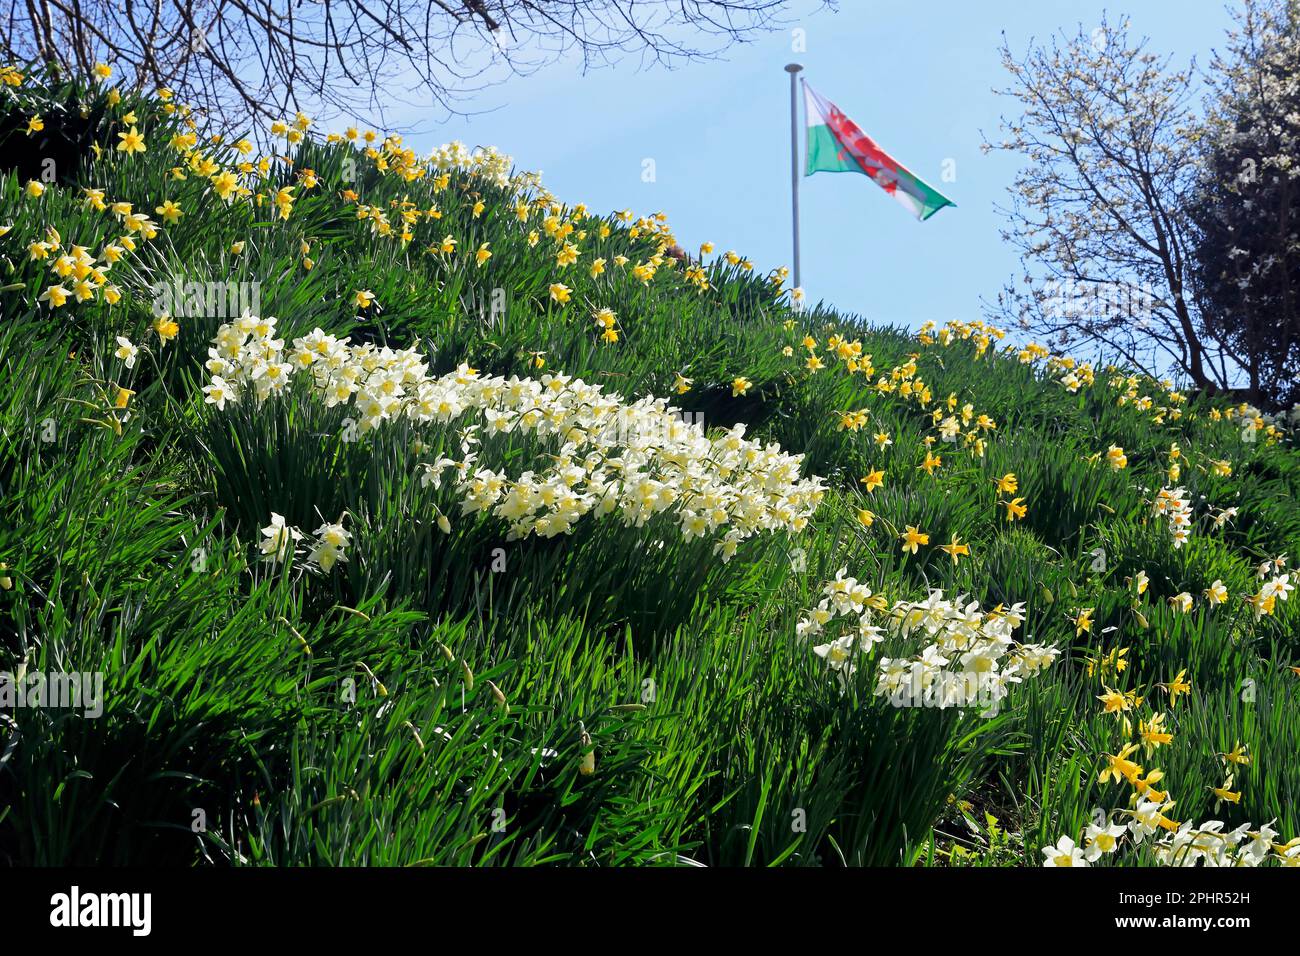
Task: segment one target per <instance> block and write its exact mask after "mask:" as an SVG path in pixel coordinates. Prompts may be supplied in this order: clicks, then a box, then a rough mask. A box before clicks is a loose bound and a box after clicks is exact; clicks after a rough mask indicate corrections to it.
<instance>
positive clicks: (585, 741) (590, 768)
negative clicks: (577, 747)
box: [578, 723, 596, 777]
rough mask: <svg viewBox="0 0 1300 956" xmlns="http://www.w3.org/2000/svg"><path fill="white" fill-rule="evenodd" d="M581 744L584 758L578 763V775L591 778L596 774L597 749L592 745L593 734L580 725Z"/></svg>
mask: <svg viewBox="0 0 1300 956" xmlns="http://www.w3.org/2000/svg"><path fill="white" fill-rule="evenodd" d="M578 733H579V738H578V739H579V742H580V743H581V744H582V751H583V752H582V757H581V759H580V760H579V761H578V773H580V774H582V775H583V776H584V777H590V776H591V775H592V774H593V773H595V772H596V748H594V747H593V746H592V745H591V734H589V733H587V728H586V727H584V726H582V724H581V723H579V724H578Z"/></svg>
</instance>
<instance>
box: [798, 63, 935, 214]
mask: <svg viewBox="0 0 1300 956" xmlns="http://www.w3.org/2000/svg"><path fill="white" fill-rule="evenodd" d="M803 96H804V114H805V116H806V117H807V122H808V150H807V153H808V162H807V167H806V169H805V170H804V175H805V176H811V175H812V174H813V173H816V172H828V173H866V174H867V175H868V176H870V177H871V178H872V179H873V180H875V183H876V185H877V186H879V187H880V188H881V189H883V190H884V191H885V192H887V193H889V195H891V196H893V197H894V199H896V200H898V202H899V203H900V204H901V205H902V206H903V208H904V209H906V210H907V211H908V212H910V213H911V214H912V215H914V216H916V218H917V219H920V220H925V219H929V218H930V217H931V216H933V215H934V214H935V213H936V212H938V211H939V210H940V209H942V208H943V207H944V206H956V205H957V204H956V203H955V202H953V201H952V200H951V199H948V198H947V197H945V196H943V195H941V194H940V193H939V191H938V190H936V189H934V188H933V187H932V186H928V185H927V184H926V183H924V182H922V181H921V179H920V178H919V177H917V176H916V174H914V173H912V172H909V171H908V169H907V168H906V167H905V166H904V165H903V164H902V163H900V162H898V161H897V160H896V159H894V158H893V157H892V156H890V155H889V154H888V153H886V152H885V151H884V150H883V149H881V148H880V147H879V146H877V145H876V143H875V140H873V139H872V138H871V137H870V136H868V135H867V134H866V133H864V132H862V130H861V129H860V128H859V127H858V124H857V123H855V122H853V120H851V119H849V118H848V117H847V116H845V115H844V112H843V111H842V110H841V109H840V108H839V107H838V106H836V105H835V104H834V103H832V102H831V101H830V100H827V99H825V98H823V97H822V96H820V95H819V94H817V93H816V92H814V91H813V88H812V87H811V86H809V85H808V84H807V83H804V85H803Z"/></svg>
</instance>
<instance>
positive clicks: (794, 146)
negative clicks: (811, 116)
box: [785, 63, 803, 289]
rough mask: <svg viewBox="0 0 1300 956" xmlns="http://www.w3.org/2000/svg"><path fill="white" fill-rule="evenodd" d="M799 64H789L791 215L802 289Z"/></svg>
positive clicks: (797, 285) (796, 273)
mask: <svg viewBox="0 0 1300 956" xmlns="http://www.w3.org/2000/svg"><path fill="white" fill-rule="evenodd" d="M802 69H803V67H802V66H801V65H800V64H798V63H787V64H786V67H785V71H786V72H787V73H789V74H790V214H791V220H792V222H793V227H792V229H793V234H794V288H796V289H799V288H802V285H803V284H802V283H801V282H800V280H799V81H798V76H799V72H800V71H801V70H802Z"/></svg>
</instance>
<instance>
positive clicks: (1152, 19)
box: [394, 0, 1230, 327]
mask: <svg viewBox="0 0 1300 956" xmlns="http://www.w3.org/2000/svg"><path fill="white" fill-rule="evenodd" d="M840 7H841V9H840V10H839V12H838V13H825V12H823V13H814V14H812V15H807V12H808V11H810V10H813V9H814V8H815V4H812V3H801V2H796V3H795V4H793V5H792V7H791V13H790V16H789V19H790V20H791V23H790V25H789V28H787V29H785V30H783V31H781V32H779V33H774V34H771V35H767V36H764V37H761V38H760V39H759V40H757V41H756V42H754V43H751V44H746V45H741V46H735V47H732V48H731V49H730V50H729V51H728V52H727V53H726V54H725V55H724V56H725V59H724V60H721V61H713V62H703V63H697V64H690V65H687V66H685V67H682V68H680V69H677V70H674V71H672V72H668V71H665V70H662V69H653V70H638V69H637V68H636V64H635V61H634V60H632V61H628V62H625V63H623V64H620V65H617V66H614V67H606V68H602V69H599V70H595V71H592V72H590V73H588V74H586V75H585V76H584V75H582V74H581V72H580V71H579V69H578V67H577V66H576V65H575V64H573V63H566V62H561V63H557V64H554V65H552V66H550V67H547V68H546V69H544V70H542V71H540V72H539V73H537V74H535V75H533V76H530V77H526V78H518V79H511V80H508V81H506V82H505V83H502V84H500V85H497V86H494V87H490V88H488V89H486V90H484V91H483V92H481V93H479V94H477V95H476V96H475V98H474V99H473V100H472V101H471V102H470V103H469V104H467V105H465V106H463V107H462V108H465V109H469V110H474V111H476V113H477V115H473V116H470V117H459V116H457V117H452V118H451V119H449V120H445V121H443V117H441V116H439V115H436V114H435V113H434V112H433V111H432V110H420V109H418V108H404V109H403V110H402V111H401V112H399V113H395V114H394V117H395V118H396V119H397V120H398V122H399V124H400V125H404V126H418V129H419V132H418V133H416V134H414V135H409V136H408V138H407V142H408V144H409V145H411V146H412V147H414V148H416V149H417V150H418V151H427V150H428V149H429V148H431V147H432V146H434V145H436V144H438V143H441V142H445V141H449V140H453V139H460V140H462V141H464V142H465V143H467V144H469V145H480V144H482V145H486V144H494V145H496V146H498V147H500V148H501V149H502V150H504V151H505V152H507V153H510V154H511V155H513V156H514V157H515V160H516V163H517V164H518V165H519V166H520V167H521V168H525V169H540V170H542V172H543V176H544V181H545V182H546V184H547V185H548V186H549V187H550V189H551V190H552V191H553V192H554V193H555V194H556V195H557V196H559V197H560V198H561V199H563V200H565V201H568V202H586V203H587V204H588V205H589V206H591V207H592V208H593V209H595V210H601V211H608V210H613V209H623V208H628V207H630V208H632V209H633V210H634V211H635V212H637V213H649V212H656V211H659V210H662V211H664V212H666V213H667V214H668V217H669V222H670V223H671V224H672V226H673V227H674V230H675V232H676V235H677V236H678V239H679V241H680V242H681V243H682V245H683V246H685V247H686V248H688V249H689V248H693V247H695V246H697V245H698V244H699V243H700V242H702V241H705V240H708V241H712V242H713V243H715V245H716V246H717V248H718V250H719V251H721V250H725V249H735V250H737V251H738V252H740V253H742V254H744V255H747V256H749V257H750V258H752V259H753V260H754V262H755V264H756V266H757V267H758V268H759V269H761V270H762V271H767V270H769V269H771V268H773V267H775V266H779V265H788V264H790V261H791V250H790V151H789V124H790V116H789V109H790V107H789V77H788V75H787V74H786V73H785V72H784V70H783V69H782V68H783V66H784V65H785V64H786V63H788V62H790V61H791V60H797V61H799V62H801V63H803V64H804V67H805V73H804V76H805V77H806V78H807V79H808V82H809V83H811V84H812V85H813V86H814V87H815V88H816V89H817V90H818V92H820V93H821V94H822V95H823V96H825V97H827V98H828V99H830V100H832V101H833V102H835V103H836V105H838V106H839V107H840V108H841V109H842V110H844V111H845V112H846V113H847V114H848V115H849V116H851V117H852V118H853V119H854V120H855V121H856V122H857V123H858V125H860V126H861V127H862V128H863V130H864V131H865V132H866V133H867V134H868V135H869V136H871V137H873V138H874V139H875V140H876V141H877V142H878V143H879V144H880V145H881V146H882V147H883V148H884V149H885V150H886V151H888V152H890V153H891V154H892V155H893V156H894V157H895V158H897V159H898V160H899V161H900V162H902V163H904V164H905V165H907V166H908V167H910V168H911V169H912V170H913V172H915V173H916V174H917V175H919V176H921V177H922V178H923V179H926V180H927V181H929V182H930V183H931V184H932V185H934V186H935V187H936V188H938V189H939V190H940V191H942V192H944V193H945V195H947V196H949V197H950V198H951V199H953V200H954V201H955V202H956V203H957V206H958V208H956V209H945V210H943V211H941V212H939V213H938V214H936V215H935V216H934V217H933V218H931V219H930V220H928V221H927V222H924V223H919V222H917V221H916V220H915V219H913V218H911V217H910V216H909V215H908V214H907V213H906V212H905V211H904V210H903V209H901V208H900V207H899V206H898V205H897V204H896V203H895V202H893V201H892V200H891V199H889V197H887V196H886V195H885V194H884V193H883V192H881V191H880V190H879V188H877V187H876V186H875V185H874V184H873V183H871V182H870V180H868V179H867V178H866V177H865V176H856V175H851V174H832V173H819V174H817V175H814V176H812V177H807V178H803V179H802V181H801V184H800V185H801V204H802V236H803V241H802V263H803V285H804V288H805V289H806V290H807V293H808V296H809V298H810V300H812V301H816V300H818V299H825V300H826V301H827V302H829V303H832V304H833V305H835V306H836V307H837V308H839V309H840V310H841V311H842V312H853V313H857V314H860V315H862V316H864V317H865V318H866V319H867V321H869V322H872V323H890V324H902V325H907V326H911V327H915V326H917V325H919V324H920V323H921V322H924V321H926V320H927V319H933V320H935V321H938V322H944V321H947V320H948V319H953V318H961V319H969V318H975V317H978V316H979V315H980V314H981V313H980V299H981V297H985V298H991V297H992V296H994V295H995V294H996V293H997V291H998V289H999V288H1000V287H1001V285H1002V283H1003V282H1004V281H1005V280H1006V279H1007V278H1008V277H1009V276H1011V275H1013V274H1014V273H1015V271H1016V269H1017V257H1016V255H1015V253H1014V251H1013V250H1011V249H1010V248H1008V247H1006V246H1005V245H1004V244H1003V243H1002V242H1001V240H1000V239H999V237H998V229H999V226H1000V225H1001V224H1002V222H1003V220H1002V217H1001V215H1000V214H999V213H998V212H997V211H996V210H995V208H994V206H995V204H998V203H1001V202H1003V201H1004V199H1005V196H1006V187H1007V185H1008V184H1009V183H1010V181H1011V178H1012V176H1013V174H1014V172H1015V169H1016V165H1017V160H1016V159H1015V158H1014V157H1011V156H1009V155H1007V154H1000V153H992V154H990V155H988V156H985V155H982V154H981V152H980V149H979V146H980V143H981V142H982V139H981V130H983V131H984V132H985V133H987V134H988V135H989V136H990V138H993V137H995V136H996V135H997V130H998V118H999V116H1000V115H1001V114H1002V113H1005V112H1007V111H1009V110H1011V109H1013V107H1014V104H1012V103H1011V102H1010V101H1007V100H1004V99H1003V98H1001V97H998V96H997V95H995V94H994V93H993V92H992V90H993V88H994V87H1000V86H1003V85H1005V79H1006V78H1005V74H1004V72H1003V70H1002V67H1001V65H1000V63H999V59H998V54H997V48H998V45H999V43H1000V41H1001V34H1002V33H1003V32H1004V31H1005V33H1006V35H1007V37H1008V39H1009V40H1010V41H1011V43H1012V48H1013V49H1015V50H1023V48H1024V46H1025V45H1026V43H1027V42H1028V41H1029V39H1030V38H1031V37H1032V36H1038V37H1046V36H1048V35H1050V34H1051V33H1053V32H1055V31H1057V30H1059V29H1061V28H1067V29H1070V30H1071V31H1072V30H1073V28H1074V26H1075V25H1076V24H1079V23H1082V24H1084V25H1085V26H1087V27H1088V29H1090V30H1091V29H1092V28H1093V27H1095V26H1096V25H1097V24H1098V23H1099V22H1100V18H1101V15H1102V13H1103V11H1107V10H1108V11H1109V12H1110V13H1111V14H1112V19H1113V18H1114V16H1115V15H1116V14H1119V13H1127V14H1128V15H1129V17H1130V19H1131V22H1132V25H1133V30H1134V32H1135V33H1137V34H1139V35H1142V34H1145V35H1147V36H1149V37H1150V38H1151V41H1152V49H1153V50H1154V51H1156V52H1169V53H1173V54H1174V55H1175V57H1176V61H1185V60H1187V59H1188V58H1190V57H1192V56H1195V57H1196V59H1197V62H1198V63H1199V64H1206V63H1208V62H1209V58H1210V53H1211V49H1212V48H1213V47H1214V46H1216V45H1221V44H1222V41H1223V35H1224V30H1225V29H1226V28H1227V26H1228V25H1229V23H1230V17H1229V14H1228V12H1227V11H1226V9H1225V7H1224V5H1223V4H1222V3H1220V2H1219V0H1140V2H1136V0H1135V2H1133V3H1132V8H1133V9H1129V10H1125V9H1124V8H1121V7H1116V6H1114V5H1109V6H1108V5H1107V4H1104V3H1102V2H1098V0H1017V2H1009V0H981V2H979V3H968V2H964V0H961V2H959V0H932V2H929V3H915V2H914V3H902V4H883V3H877V2H872V0H842V2H841V4H840ZM795 27H798V28H802V29H803V31H804V37H805V43H806V47H807V49H806V52H803V53H792V52H791V42H792V35H791V32H790V29H793V28H795ZM801 151H802V145H801ZM646 159H653V160H654V163H655V181H654V182H644V181H643V178H642V169H643V161H644V160H646ZM945 160H952V161H954V162H955V173H956V180H955V181H954V182H943V181H942V179H941V174H942V170H943V163H944V161H945Z"/></svg>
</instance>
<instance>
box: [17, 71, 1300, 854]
mask: <svg viewBox="0 0 1300 956" xmlns="http://www.w3.org/2000/svg"><path fill="white" fill-rule="evenodd" d="M111 83H112V81H111V80H109V79H104V80H95V81H89V82H86V81H78V82H75V83H64V84H59V85H55V86H53V87H50V86H47V85H45V84H44V83H43V81H42V80H41V78H40V77H39V76H22V75H21V73H20V71H18V70H16V69H12V68H10V69H8V70H6V71H5V72H4V74H3V75H0V155H3V156H4V157H5V160H4V162H5V163H7V164H9V165H8V166H7V168H5V169H3V170H0V175H2V176H3V178H0V273H2V274H0V312H2V313H3V317H4V321H3V323H0V369H3V372H2V376H3V381H4V383H5V387H4V389H3V390H0V508H3V514H2V515H0V562H2V563H3V568H0V589H2V590H0V671H4V672H5V673H6V675H7V677H8V684H7V686H8V688H9V693H10V696H11V697H12V698H13V699H12V700H11V701H9V703H7V704H5V706H3V707H0V861H4V862H7V863H15V864H56V863H104V864H121V863H133V864H139V863H163V864H180V865H193V864H199V863H213V864H232V865H233V864H240V865H242V864H272V865H288V864H342V865H358V864H473V865H486V864H535V863H562V864H575V865H583V864H586V865H601V866H604V865H615V864H628V863H635V864H658V865H676V864H705V865H711V866H716V865H741V864H753V865H772V864H784V865H799V864H802V865H856V864H913V863H922V864H926V865H948V864H968V863H982V864H998V865H1040V864H1041V863H1043V862H1044V860H1045V859H1046V860H1047V861H1048V862H1053V863H1062V864H1063V863H1065V862H1067V860H1069V861H1072V862H1074V864H1075V865H1078V864H1079V863H1082V862H1094V863H1096V864H1098V865H1102V864H1112V865H1113V864H1128V865H1136V864H1146V863H1152V862H1170V861H1171V860H1184V859H1186V858H1187V856H1188V855H1189V854H1191V855H1192V856H1197V855H1207V856H1209V857H1211V858H1212V859H1214V860H1217V861H1219V862H1223V861H1225V860H1226V859H1228V858H1231V859H1233V860H1239V861H1241V862H1261V861H1262V862H1270V863H1274V862H1292V863H1300V847H1297V846H1295V845H1292V844H1289V843H1287V841H1288V840H1291V839H1292V838H1293V837H1300V799H1298V798H1300V763H1297V762H1296V761H1295V759H1294V755H1295V753H1296V752H1297V750H1298V749H1300V701H1298V700H1297V694H1298V693H1300V676H1298V675H1300V670H1297V669H1296V666H1295V665H1297V664H1300V661H1298V660H1297V657H1298V656H1300V600H1296V599H1295V598H1294V596H1288V595H1289V591H1290V590H1291V589H1292V584H1291V583H1290V574H1289V571H1288V569H1287V557H1286V556H1287V555H1292V556H1295V555H1297V554H1300V508H1297V506H1296V496H1297V492H1300V454H1298V453H1297V450H1296V448H1295V445H1294V440H1293V437H1292V433H1291V432H1290V431H1289V427H1290V426H1291V425H1293V424H1294V423H1288V422H1286V421H1282V420H1279V421H1271V420H1266V419H1265V418H1264V417H1263V416H1262V415H1260V414H1259V413H1258V412H1257V411H1255V410H1254V409H1249V408H1245V407H1240V406H1237V407H1229V406H1226V405H1223V404H1222V403H1216V402H1215V401H1212V400H1210V399H1207V398H1205V397H1199V396H1192V395H1187V394H1181V393H1179V392H1178V391H1176V390H1174V389H1173V387H1172V385H1171V384H1170V383H1159V382H1154V381H1150V380H1148V379H1146V378H1144V377H1142V376H1138V375H1131V374H1129V373H1128V372H1127V371H1125V370H1120V369H1115V368H1101V367H1096V368H1094V367H1093V366H1091V365H1088V364H1086V363H1083V364H1080V363H1076V362H1074V361H1072V360H1071V359H1069V358H1066V357H1062V356H1056V355H1052V354H1051V353H1050V352H1049V351H1048V350H1047V349H1045V348H1042V347H1040V346H1037V345H1034V344H1031V343H1023V342H1013V341H1012V338H1011V337H1008V336H1006V335H1004V333H1003V332H1002V331H1000V330H998V329H995V328H992V327H990V326H987V325H985V324H982V323H981V322H978V321H971V322H969V323H950V324H948V325H947V326H944V327H936V326H935V325H933V324H928V325H926V326H925V327H924V329H923V331H921V332H920V333H919V334H913V333H909V332H907V331H905V330H897V329H881V328H868V327H865V326H864V325H862V324H861V323H859V322H857V321H855V320H854V318H853V317H852V316H848V315H841V314H839V313H837V312H835V311H833V310H831V309H829V308H825V307H821V306H819V307H817V308H809V307H804V306H803V305H802V303H800V302H798V301H794V300H795V299H796V298H797V294H796V293H795V292H794V291H793V290H790V289H788V288H787V286H786V277H785V275H784V274H783V273H778V274H773V275H766V276H765V275H761V274H758V273H756V272H755V271H754V269H753V267H752V265H751V264H750V263H749V262H748V261H747V260H745V259H744V258H743V255H742V254H739V253H734V252H724V251H721V250H714V249H712V248H710V247H708V246H707V245H706V246H705V247H702V248H700V249H699V250H691V251H689V252H685V253H684V252H682V251H681V250H680V249H678V248H677V247H676V245H675V240H674V238H673V235H672V232H671V228H670V227H669V225H668V223H667V219H666V217H665V216H664V215H662V214H654V215H645V216H638V215H634V214H632V213H630V212H625V213H605V212H598V211H595V210H589V209H587V208H586V207H584V206H581V205H570V204H568V203H567V202H565V201H564V200H562V199H560V198H557V197H553V196H551V195H550V193H548V192H547V191H546V189H545V188H544V187H543V186H542V184H541V183H540V182H539V181H538V180H537V178H536V177H534V176H530V175H527V174H522V173H519V172H517V171H515V170H513V169H512V166H511V163H510V160H509V159H508V157H506V156H504V155H501V154H499V153H496V152H494V151H482V150H476V151H473V152H470V151H468V150H466V149H464V148H463V147H460V146H457V145H452V146H448V147H444V148H442V149H439V150H438V151H436V152H435V153H434V154H433V156H432V157H423V156H417V155H416V154H415V153H413V152H412V151H411V150H410V149H409V148H407V147H406V146H405V145H404V144H403V142H402V140H401V139H400V138H399V137H397V136H387V137H385V136H383V135H382V134H372V133H363V134H357V133H356V131H348V132H347V133H345V134H332V135H328V136H326V135H324V134H318V133H317V132H316V131H315V130H314V129H312V128H310V127H309V123H308V121H307V120H306V118H305V117H301V118H298V119H297V120H296V119H295V118H289V119H287V120H286V124H285V125H284V126H283V127H277V128H276V129H275V130H274V131H273V142H272V144H271V148H270V151H269V152H267V153H266V154H265V155H264V154H263V153H262V152H261V151H260V150H259V149H256V148H254V146H253V144H252V142H251V137H250V141H242V140H241V141H236V140H233V139H230V138H225V139H222V138H219V137H216V136H214V135H213V133H212V131H211V130H210V129H209V128H208V127H207V126H206V125H205V124H204V122H203V121H202V120H201V119H200V118H199V117H196V116H192V115H190V113H189V111H188V110H187V109H185V108H184V107H183V106H180V105H178V104H175V103H174V102H172V101H171V100H170V98H169V96H168V95H167V94H166V92H165V91H162V92H161V93H160V94H159V95H158V96H155V97H151V98H149V99H147V100H138V99H135V98H132V97H122V96H119V95H118V94H117V92H116V91H115V89H114V88H113V87H112V85H111ZM49 160H52V161H53V162H52V165H51V163H50V162H47V161H49ZM882 281H885V278H884V277H883V276H882ZM245 308H247V309H248V312H247V314H245V313H244V309H245ZM72 672H76V673H86V674H100V675H102V680H103V699H102V713H99V714H94V713H91V712H89V711H88V709H87V708H85V707H81V708H77V707H66V706H64V707H59V706H50V705H49V701H48V700H46V701H45V702H44V703H45V706H33V703H35V704H37V705H39V704H41V703H42V701H41V699H40V695H39V694H37V693H36V690H35V689H36V688H37V687H38V686H40V678H41V677H42V676H45V677H48V676H49V675H57V674H67V673H72ZM927 689H929V690H931V691H933V692H934V693H932V694H931V695H930V697H928V698H927V696H926V695H925V693H924V691H926V690H927ZM20 690H22V691H26V692H27V698H28V699H27V700H26V705H25V706H22V705H20V702H19V701H18V698H17V694H18V691H20ZM0 703H3V700H0ZM1209 821H1221V822H1222V835H1218V834H1216V830H1217V828H1216V827H1215V826H1214V825H1213V824H1212V823H1209ZM1270 821H1271V829H1261V827H1262V826H1263V825H1265V824H1269V823H1270ZM1243 825H1245V826H1243ZM1239 826H1243V829H1241V830H1238V831H1235V832H1231V833H1230V832H1229V831H1233V828H1236V827H1239ZM1089 827H1091V829H1089ZM1103 831H1104V832H1103ZM1099 834H1101V835H1100V836H1099ZM1063 835H1064V836H1065V837H1068V838H1069V839H1071V840H1073V841H1076V842H1077V843H1078V844H1079V845H1080V846H1086V848H1087V849H1086V852H1085V853H1074V852H1073V851H1072V848H1071V845H1070V844H1058V839H1059V838H1061V837H1062V836H1063ZM1116 836H1117V839H1112V838H1113V837H1116ZM1139 838H1140V839H1139ZM1045 846H1053V847H1058V848H1057V849H1053V850H1052V851H1050V852H1049V853H1046V854H1044V853H1043V852H1041V848H1043V847H1045Z"/></svg>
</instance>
